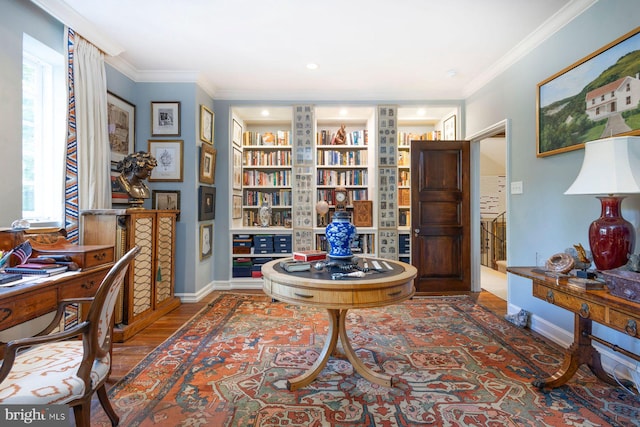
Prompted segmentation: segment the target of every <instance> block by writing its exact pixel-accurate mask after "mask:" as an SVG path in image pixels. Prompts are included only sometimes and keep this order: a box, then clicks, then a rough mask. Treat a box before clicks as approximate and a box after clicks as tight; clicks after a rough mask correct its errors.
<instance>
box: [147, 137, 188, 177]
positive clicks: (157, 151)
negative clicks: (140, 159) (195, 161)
mask: <svg viewBox="0 0 640 427" xmlns="http://www.w3.org/2000/svg"><path fill="white" fill-rule="evenodd" d="M148 143H149V146H148V148H149V153H151V155H152V156H153V157H155V158H156V160H157V161H158V166H156V167H155V168H153V170H152V171H151V176H149V182H152V181H167V182H182V162H183V160H182V145H183V141H181V140H180V141H158V140H149V142H148Z"/></svg>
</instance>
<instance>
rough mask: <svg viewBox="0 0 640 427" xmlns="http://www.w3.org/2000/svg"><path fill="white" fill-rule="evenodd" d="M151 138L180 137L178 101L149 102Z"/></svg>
mask: <svg viewBox="0 0 640 427" xmlns="http://www.w3.org/2000/svg"><path fill="white" fill-rule="evenodd" d="M151 136H180V102H179V101H169V102H155V101H151Z"/></svg>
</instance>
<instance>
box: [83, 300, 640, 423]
mask: <svg viewBox="0 0 640 427" xmlns="http://www.w3.org/2000/svg"><path fill="white" fill-rule="evenodd" d="M327 330H328V318H327V313H326V311H325V310H321V309H314V308H308V307H298V306H295V305H291V304H286V303H282V302H272V301H271V299H270V298H269V297H267V296H264V295H243V294H232V293H223V294H221V295H220V296H219V297H217V298H216V299H215V300H214V301H212V302H211V303H210V304H209V305H208V306H207V307H205V308H204V309H203V310H202V311H201V312H200V313H198V314H197V315H196V316H194V318H193V319H191V320H190V321H189V322H188V323H187V324H185V325H184V326H183V327H182V328H181V329H180V330H179V331H178V332H176V333H175V334H174V335H173V336H172V337H171V338H169V339H168V340H167V341H166V342H164V343H163V344H162V345H160V346H159V347H158V348H157V349H156V350H154V351H153V352H152V353H150V354H149V355H148V356H147V357H146V358H145V359H144V360H143V361H142V362H141V363H140V364H139V365H138V366H136V367H135V368H134V369H133V370H132V371H131V372H129V373H128V374H127V375H126V376H125V377H123V379H122V380H121V381H119V382H118V383H116V384H115V385H114V386H113V387H112V388H111V389H110V390H109V396H110V398H111V401H112V403H113V406H114V408H115V410H116V412H117V413H118V414H119V415H120V425H121V426H127V427H129V426H163V427H164V426H194V427H196V426H215V427H221V426H242V427H247V426H278V427H280V426H287V427H291V426H304V427H309V426H313V427H319V426H384V427H391V426H422V425H434V426H536V427H537V426H565V425H566V426H609V425H611V426H634V425H640V421H639V420H640V401H639V400H638V398H637V397H636V396H633V395H631V394H629V393H627V392H626V391H624V389H623V388H621V387H620V388H616V387H613V386H610V385H607V384H605V383H603V382H601V381H599V380H598V379H597V378H595V376H593V375H592V374H591V372H589V371H588V369H587V368H585V367H582V368H581V369H580V370H579V372H578V373H577V374H576V375H575V376H574V377H573V378H572V379H571V380H570V381H569V383H567V384H566V385H564V386H562V387H559V388H557V389H555V390H552V391H550V392H549V393H542V392H540V391H539V390H538V389H537V388H535V387H533V386H532V385H531V381H532V380H533V379H535V378H537V377H548V376H550V375H552V374H553V373H555V372H556V371H557V370H558V369H559V367H560V366H561V363H562V360H563V352H562V349H561V348H560V347H558V346H556V345H554V344H551V343H549V342H548V341H546V340H544V339H542V338H539V336H537V335H536V334H534V333H532V332H530V331H528V330H526V329H518V328H517V327H515V326H514V325H512V324H511V323H508V322H507V321H505V320H504V319H502V318H500V317H498V316H496V315H495V314H493V313H492V312H490V311H489V310H488V309H486V308H484V307H483V306H481V305H478V304H476V303H474V301H473V300H472V299H471V298H470V297H467V296H455V297H416V298H413V299H412V300H408V301H405V302H403V303H401V304H397V305H394V306H388V307H382V308H375V309H358V310H351V311H349V313H348V316H347V331H348V334H349V337H350V339H351V343H352V346H353V347H354V349H355V350H356V352H357V354H358V356H359V357H360V358H361V359H362V360H363V361H364V363H365V364H366V365H367V366H369V367H370V368H371V369H373V370H381V371H384V372H385V373H387V374H391V375H393V376H394V377H395V378H396V380H395V384H394V387H390V388H388V387H382V386H378V385H375V384H372V383H370V382H368V381H366V380H365V379H364V378H362V377H361V376H360V375H359V374H357V373H354V370H353V368H352V366H351V364H350V363H349V362H348V360H347V359H345V358H344V357H343V355H342V354H341V351H342V348H341V346H340V344H338V347H337V349H336V353H335V354H334V355H333V356H332V357H331V358H330V359H329V363H328V364H327V366H326V367H325V369H324V370H323V371H322V372H321V373H320V375H319V376H318V377H317V379H316V380H315V381H313V382H312V383H311V384H310V385H308V386H306V387H304V388H302V389H300V390H297V391H295V392H290V391H288V390H287V386H286V383H287V379H288V378H291V377H294V376H297V375H299V374H301V373H303V372H305V371H306V370H307V369H308V368H309V367H310V366H311V365H312V364H313V362H314V361H315V359H316V358H317V357H318V354H319V352H320V351H321V348H322V345H323V343H324V339H325V336H326V333H327ZM92 414H93V417H92V418H93V419H92V422H91V425H92V426H110V423H109V420H108V419H107V417H106V415H105V414H104V412H103V411H102V410H101V409H100V408H99V406H96V407H94V408H93V410H92Z"/></svg>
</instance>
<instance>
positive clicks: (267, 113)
mask: <svg viewBox="0 0 640 427" xmlns="http://www.w3.org/2000/svg"><path fill="white" fill-rule="evenodd" d="M260 114H262V116H263V117H267V116H268V115H269V110H262V112H261V113H260Z"/></svg>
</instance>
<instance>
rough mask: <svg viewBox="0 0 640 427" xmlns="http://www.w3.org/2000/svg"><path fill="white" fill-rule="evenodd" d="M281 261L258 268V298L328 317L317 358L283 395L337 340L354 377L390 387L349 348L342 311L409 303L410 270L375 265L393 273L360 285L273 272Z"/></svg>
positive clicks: (308, 377) (317, 368)
mask: <svg viewBox="0 0 640 427" xmlns="http://www.w3.org/2000/svg"><path fill="white" fill-rule="evenodd" d="M289 260H290V258H289ZM281 261H283V260H282V259H278V260H274V261H271V262H269V263H267V264H265V265H264V266H263V267H262V274H263V276H264V286H263V290H264V292H265V293H266V294H267V295H269V296H271V297H272V298H274V299H277V300H279V301H284V302H288V303H291V304H296V305H303V306H313V307H319V308H325V309H327V312H328V313H329V332H328V335H327V339H326V340H325V343H324V347H323V348H322V352H321V353H320V355H319V356H318V359H317V360H316V362H315V363H314V364H313V366H312V367H311V368H310V369H309V370H308V371H307V372H306V373H304V374H302V375H300V376H298V377H295V378H292V379H290V380H289V381H287V387H288V388H289V390H297V389H299V388H301V387H304V386H306V385H308V384H309V383H311V382H312V381H313V380H314V379H315V378H316V377H317V376H318V374H319V373H320V372H321V371H322V369H323V368H324V367H325V365H326V364H327V361H328V360H329V356H330V355H331V353H333V351H334V350H335V348H336V344H337V343H338V336H339V337H340V342H341V343H342V347H343V349H344V352H345V354H346V356H347V358H348V359H349V362H351V364H352V365H353V368H354V369H355V370H356V371H357V372H359V373H360V375H362V376H363V377H364V378H365V379H367V380H368V381H371V382H373V383H376V384H380V385H383V386H386V387H391V386H392V384H393V379H392V378H391V377H390V376H389V375H386V374H382V373H378V372H375V371H372V370H371V369H369V368H368V367H367V366H366V365H365V364H364V363H362V361H361V360H360V358H359V357H358V356H357V355H356V352H355V351H354V350H353V347H351V344H350V342H349V337H348V336H347V331H346V317H347V310H349V309H353V308H369V307H382V306H385V305H391V304H396V303H399V302H401V301H404V300H406V299H408V298H411V297H412V296H413V294H414V293H415V288H414V286H413V279H414V278H415V277H416V274H417V270H416V268H415V267H413V266H412V265H409V264H405V263H402V262H398V261H389V260H379V261H380V262H383V261H384V262H385V263H387V264H388V265H391V266H392V267H393V271H392V272H390V273H385V274H376V273H372V274H369V275H367V276H366V278H362V279H347V280H345V279H340V280H331V278H330V276H329V275H328V274H327V273H324V274H321V273H318V272H316V271H314V269H313V268H312V271H310V272H301V273H287V272H285V271H283V270H282V269H280V268H279V264H280V262H281ZM368 262H369V264H371V262H372V259H369V258H368Z"/></svg>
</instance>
